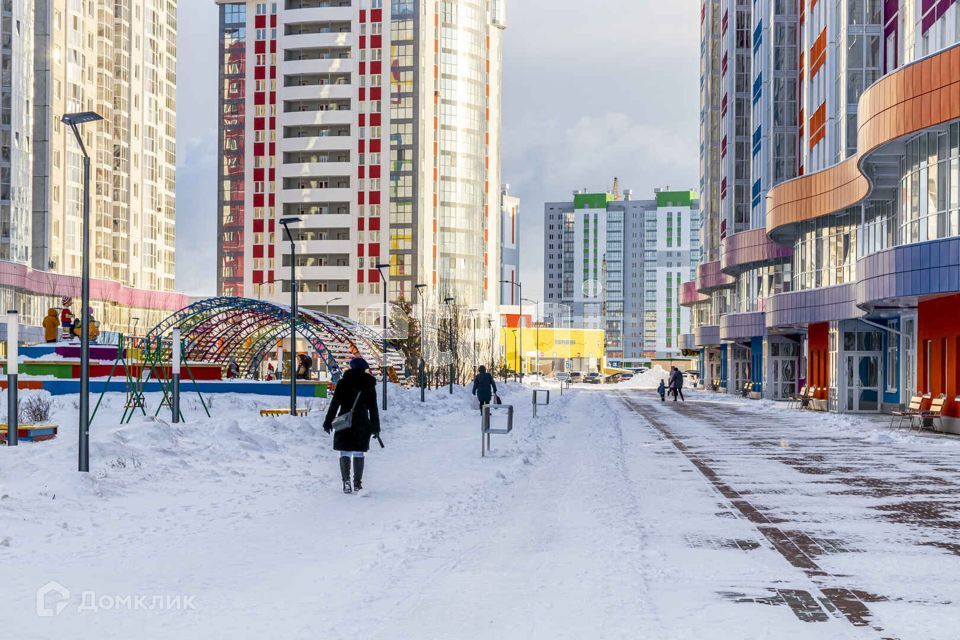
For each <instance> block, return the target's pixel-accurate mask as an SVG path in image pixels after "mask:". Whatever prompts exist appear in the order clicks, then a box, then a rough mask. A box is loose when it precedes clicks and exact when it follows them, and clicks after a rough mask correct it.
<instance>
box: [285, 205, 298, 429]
mask: <svg viewBox="0 0 960 640" xmlns="http://www.w3.org/2000/svg"><path fill="white" fill-rule="evenodd" d="M298 222H301V220H300V218H297V217H292V218H280V224H281V225H283V230H284V231H285V232H286V234H287V240H289V241H290V415H291V416H295V415H297V289H299V285H298V284H297V243H296V242H294V240H293V234H291V233H290V225H291V224H296V223H298ZM280 371H281V374H282V372H283V363H281V364H280Z"/></svg>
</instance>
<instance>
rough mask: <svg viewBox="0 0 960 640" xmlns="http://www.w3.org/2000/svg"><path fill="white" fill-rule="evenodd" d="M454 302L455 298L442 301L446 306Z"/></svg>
mask: <svg viewBox="0 0 960 640" xmlns="http://www.w3.org/2000/svg"><path fill="white" fill-rule="evenodd" d="M454 300H456V298H444V299H443V301H444V302H445V303H446V304H450V303H451V302H453V301H454Z"/></svg>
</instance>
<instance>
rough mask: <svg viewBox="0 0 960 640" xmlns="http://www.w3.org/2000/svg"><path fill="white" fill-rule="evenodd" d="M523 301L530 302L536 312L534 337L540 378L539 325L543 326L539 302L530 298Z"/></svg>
mask: <svg viewBox="0 0 960 640" xmlns="http://www.w3.org/2000/svg"><path fill="white" fill-rule="evenodd" d="M523 301H524V302H532V303H533V305H534V309H536V310H537V324H536V327H537V337H536V341H537V376H538V377H539V376H540V325H541V324H543V318H542V317H541V316H540V301H539V300H531V299H530V298H523Z"/></svg>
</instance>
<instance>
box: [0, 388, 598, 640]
mask: <svg viewBox="0 0 960 640" xmlns="http://www.w3.org/2000/svg"><path fill="white" fill-rule="evenodd" d="M500 396H501V398H502V399H503V401H504V402H505V403H513V404H514V405H515V407H516V416H515V425H516V428H515V430H514V432H513V433H512V434H511V435H509V436H493V443H492V444H493V452H492V455H490V456H488V458H486V459H481V457H480V419H479V411H477V410H476V409H474V405H473V402H472V397H471V396H470V394H469V390H464V389H463V388H460V387H456V388H455V393H454V395H449V394H448V391H447V389H445V388H444V389H439V390H435V391H430V392H428V397H427V402H426V403H425V404H421V403H420V398H419V390H416V389H414V390H405V389H400V388H399V387H395V386H391V388H390V393H389V410H388V411H386V412H382V415H381V421H382V428H383V431H382V435H383V440H384V442H385V444H386V448H385V449H380V447H379V446H378V445H376V444H375V443H374V447H373V448H372V449H371V452H370V453H369V454H368V462H367V473H366V478H365V483H364V484H365V486H366V487H367V489H365V490H364V491H361V492H360V493H359V494H358V495H353V496H344V495H343V494H342V493H341V488H340V482H339V470H338V468H337V454H336V453H335V452H333V451H332V450H331V436H329V435H327V434H325V433H324V432H323V430H322V420H323V418H322V416H323V413H324V409H325V404H324V401H320V400H316V399H302V400H301V406H303V405H309V404H313V405H314V411H312V412H311V415H310V417H308V418H305V419H292V418H289V417H280V418H261V417H259V414H258V410H259V409H260V408H267V407H283V406H284V405H285V400H284V399H283V398H275V397H274V398H270V397H251V396H244V395H213V396H207V397H206V400H207V402H208V403H209V404H211V405H212V407H211V411H212V413H213V416H214V417H213V418H212V419H207V418H206V416H204V415H203V410H202V408H201V407H200V405H199V401H198V400H197V399H196V397H195V396H194V397H191V396H189V395H188V393H187V392H186V391H185V392H184V401H183V402H184V405H183V411H184V413H185V415H186V420H187V422H186V423H185V424H179V425H176V424H171V423H170V419H169V415H170V414H169V410H164V411H162V412H161V414H160V417H159V418H158V419H154V418H152V417H146V418H145V417H143V416H139V415H138V416H137V417H136V418H134V420H133V421H132V423H131V424H128V425H123V426H121V425H119V424H118V423H119V417H120V413H121V412H122V405H123V401H124V398H123V396H122V394H111V395H108V396H107V397H106V398H105V403H104V406H103V407H101V409H100V414H99V415H98V416H97V417H96V421H95V423H94V425H93V427H92V430H91V431H92V435H91V454H90V458H91V471H90V473H89V474H79V473H77V471H76V456H77V448H76V447H77V445H76V427H75V424H76V410H77V406H76V403H77V401H76V399H75V398H64V397H57V398H54V403H55V404H54V415H53V421H54V422H57V423H59V424H60V425H61V433H60V436H59V437H58V438H57V439H56V440H53V441H49V442H43V443H26V442H24V443H21V445H20V447H18V448H15V449H13V448H2V449H0V556H2V557H3V566H4V570H3V578H2V579H0V612H2V613H0V619H2V621H3V623H2V625H0V638H17V639H21V640H22V639H27V638H54V637H68V636H69V637H74V638H130V637H137V638H152V637H180V638H220V637H223V638H228V637H229V638H253V637H274V638H300V637H303V638H308V637H309V638H341V637H343V638H356V637H358V630H362V633H359V636H360V637H382V638H401V637H428V636H429V634H426V633H420V632H418V631H416V630H417V629H424V628H426V627H429V626H430V625H438V626H439V627H441V628H446V629H449V628H450V626H449V625H451V624H453V625H454V626H456V625H457V624H458V622H457V621H456V620H455V619H450V618H448V617H446V616H422V617H421V616H420V615H418V614H417V612H416V611H412V610H411V611H406V607H407V606H408V605H407V603H408V602H412V601H411V598H414V597H415V595H416V594H417V593H418V591H420V590H422V589H424V588H428V587H429V586H430V585H431V584H433V583H434V581H435V580H436V577H437V576H436V574H437V573H438V572H442V571H443V570H444V568H446V569H450V568H451V567H453V566H455V564H456V563H458V562H463V561H466V560H469V557H461V556H460V555H454V556H445V555H444V554H445V553H448V551H447V550H448V549H450V548H453V549H456V550H457V553H459V552H461V551H462V552H464V553H467V552H468V551H469V550H470V549H471V548H476V547H477V546H478V545H482V544H486V543H491V544H496V545H499V544H505V545H510V544H515V543H516V541H511V540H510V539H509V536H505V535H504V534H505V532H504V531H503V530H502V529H500V530H497V529H488V528H487V524H488V523H489V522H491V521H493V520H495V519H496V516H497V514H498V513H499V512H500V510H501V509H502V508H503V507H504V505H505V504H508V503H509V502H510V501H511V498H510V496H511V495H512V494H514V493H516V492H517V491H518V489H517V488H516V486H515V483H516V482H517V481H518V480H519V479H521V478H525V477H527V476H529V475H530V473H531V470H532V469H535V468H537V465H538V464H539V462H540V460H541V458H542V457H543V446H544V443H545V442H546V441H549V440H552V439H553V438H555V432H556V430H557V429H560V428H562V427H564V426H568V425H572V424H575V423H576V424H583V423H584V422H586V421H589V420H593V419H595V418H596V417H597V415H598V412H601V411H603V410H604V409H603V406H604V401H603V399H602V398H600V397H596V398H593V399H590V401H588V402H587V403H586V406H584V403H580V404H578V405H577V409H576V411H575V412H572V413H570V409H571V403H570V402H569V400H570V396H566V397H563V398H561V397H560V396H559V393H558V390H557V389H554V394H553V397H552V403H551V405H550V406H548V407H540V410H539V417H538V418H536V419H533V418H532V417H531V410H532V407H531V402H530V391H529V390H528V389H524V388H521V387H520V386H519V385H517V384H513V383H508V384H501V385H500ZM158 402H159V397H158V396H156V395H148V398H147V404H148V407H151V408H155V407H156V406H157V403H158ZM591 405H593V406H595V407H596V410H593V409H591ZM4 410H5V409H4ZM149 413H151V414H152V413H153V412H152V411H150V412H149ZM558 498H559V496H558ZM528 506H529V504H528ZM524 517H525V518H527V519H529V520H530V522H529V523H528V524H530V525H533V523H534V522H535V521H538V520H540V516H538V514H537V513H536V511H535V510H528V513H527V514H525V515H524ZM451 545H452V547H451ZM473 578H475V576H471V577H469V578H468V577H464V579H463V580H462V582H460V583H458V584H456V585H455V586H453V588H452V590H451V591H450V593H449V596H450V597H452V598H458V599H461V600H462V601H463V603H464V605H467V608H470V607H473V606H474V604H475V602H476V600H475V599H476V598H481V597H482V598H489V597H491V593H489V590H491V589H494V590H496V588H499V587H497V585H488V586H487V587H486V590H487V592H486V593H482V592H478V591H475V590H476V589H478V588H479V584H477V583H476V581H475V579H473ZM50 582H55V583H57V585H62V586H63V587H65V588H66V589H67V590H69V592H70V595H69V599H68V600H66V605H67V606H65V607H63V608H62V610H61V611H59V612H58V613H57V615H54V616H49V617H38V615H37V602H35V596H36V593H37V590H38V588H40V587H42V586H44V585H47V584H48V583H50ZM85 592H86V593H85ZM91 594H92V595H91ZM180 596H182V598H180ZM85 597H86V598H88V600H87V601H86V602H85V601H84V598H85ZM91 597H92V598H95V599H96V600H94V601H93V602H94V604H96V605H98V606H96V607H90V606H84V605H90V604H91V601H90V600H89V598H91ZM128 597H130V598H132V605H131V600H129V599H128ZM138 597H142V598H141V599H140V600H137V598H138ZM155 597H156V598H157V599H155ZM529 597H533V594H527V595H526V596H525V597H524V599H520V600H517V601H515V602H514V603H512V604H510V603H506V604H509V606H517V605H518V604H521V606H523V605H522V603H523V601H524V600H527V601H528V602H529V599H528V598H529ZM62 599H63V598H62V597H58V595H57V593H54V594H53V600H54V602H53V604H52V605H51V608H54V609H56V608H58V607H56V604H57V602H56V601H57V600H62ZM160 602H162V603H163V604H162V605H160V606H155V607H153V608H150V609H147V608H145V607H142V606H141V605H144V604H151V603H152V604H154V605H157V604H158V603H160ZM100 604H102V605H106V606H99V605H100ZM167 604H170V605H171V608H169V609H168V608H167ZM178 607H179V608H178ZM94 609H96V610H94ZM481 610H482V608H481ZM404 612H405V613H404ZM401 614H402V615H401ZM398 617H399V618H400V619H402V620H405V621H406V623H407V624H409V625H410V627H409V628H408V629H406V630H404V631H399V630H397V629H396V628H395V624H396V622H397V619H398ZM161 629H162V631H161Z"/></svg>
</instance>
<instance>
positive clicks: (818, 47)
mask: <svg viewBox="0 0 960 640" xmlns="http://www.w3.org/2000/svg"><path fill="white" fill-rule="evenodd" d="M826 61H827V28H826V27H824V28H823V31H821V32H820V35H819V36H817V39H816V40H814V41H813V46H812V47H810V78H813V77H814V76H815V75H817V71H819V70H820V68H821V67H822V66H823V64H824V63H825V62H826Z"/></svg>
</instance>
